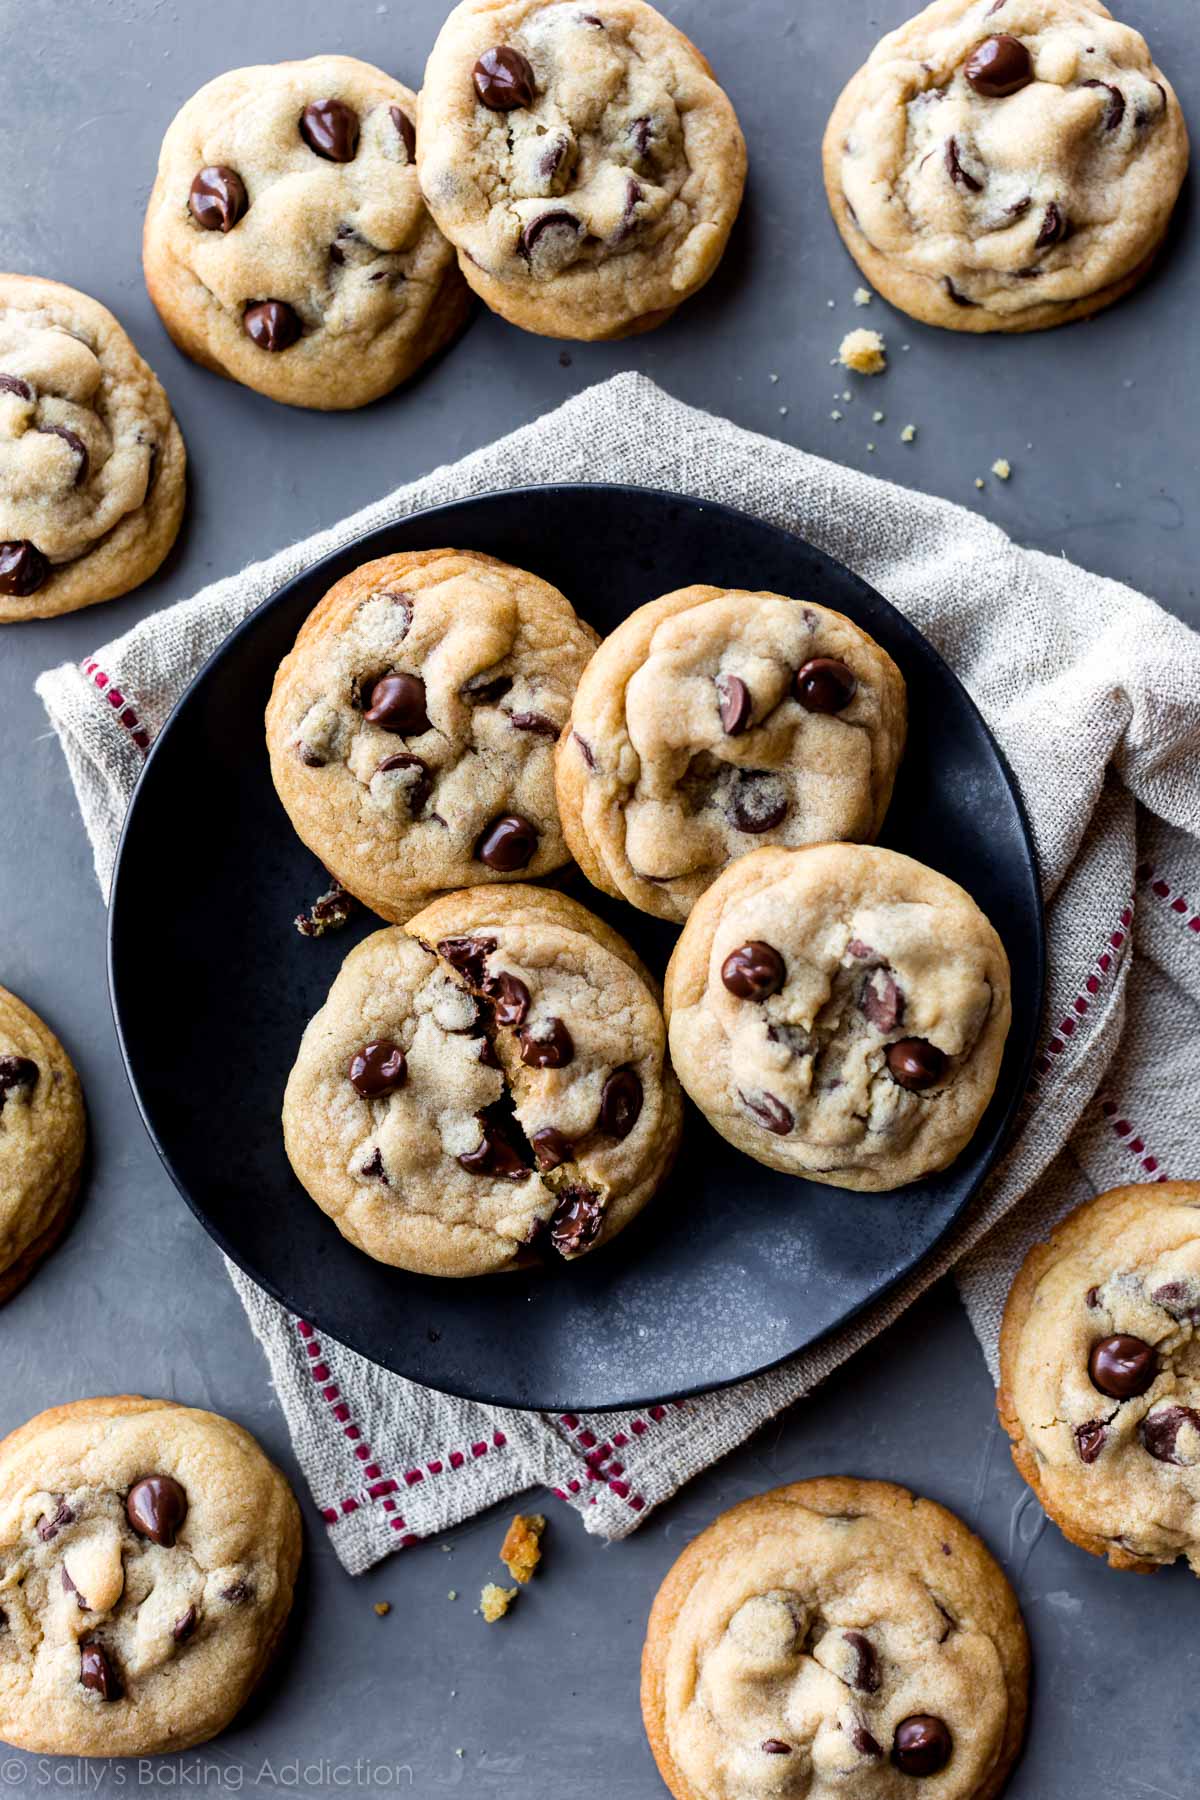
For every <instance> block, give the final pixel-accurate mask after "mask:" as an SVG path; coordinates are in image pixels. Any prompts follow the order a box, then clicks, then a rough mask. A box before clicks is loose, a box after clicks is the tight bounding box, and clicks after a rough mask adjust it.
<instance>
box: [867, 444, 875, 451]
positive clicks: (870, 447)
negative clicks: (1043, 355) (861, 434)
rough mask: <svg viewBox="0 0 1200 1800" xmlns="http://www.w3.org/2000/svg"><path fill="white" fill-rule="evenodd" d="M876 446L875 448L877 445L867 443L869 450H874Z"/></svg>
mask: <svg viewBox="0 0 1200 1800" xmlns="http://www.w3.org/2000/svg"><path fill="white" fill-rule="evenodd" d="M874 448H875V446H874V444H868V445H867V449H868V450H874Z"/></svg>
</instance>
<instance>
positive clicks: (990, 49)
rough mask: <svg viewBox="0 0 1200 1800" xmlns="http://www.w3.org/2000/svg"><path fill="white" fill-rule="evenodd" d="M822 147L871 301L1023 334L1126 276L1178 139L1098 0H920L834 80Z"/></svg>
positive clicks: (1160, 83) (1137, 52)
mask: <svg viewBox="0 0 1200 1800" xmlns="http://www.w3.org/2000/svg"><path fill="white" fill-rule="evenodd" d="M824 161H825V186H826V191H827V193H828V196H829V204H830V206H831V207H832V209H833V216H834V219H835V220H836V222H837V226H838V230H839V231H840V232H841V234H842V237H843V239H844V240H845V243H846V247H847V249H848V250H849V251H850V254H851V256H852V257H853V258H854V260H855V262H856V263H857V264H858V266H859V268H860V269H861V270H862V271H863V274H864V275H865V276H866V277H867V279H868V280H869V281H870V283H871V285H872V287H874V288H877V289H878V290H879V292H880V293H881V294H883V295H884V297H885V298H886V299H888V300H890V301H892V302H893V304H894V305H896V306H898V307H900V308H901V309H902V310H903V311H904V312H907V313H911V314H912V316H913V317H914V318H916V319H923V320H924V321H925V322H926V323H927V324H930V325H945V326H948V327H950V328H951V329H952V330H954V331H1037V330H1041V329H1042V328H1043V327H1045V326H1048V325H1062V324H1065V323H1066V322H1067V321H1068V320H1070V319H1079V318H1083V317H1085V316H1086V315H1087V314H1089V313H1093V312H1097V311H1099V309H1100V308H1101V307H1103V306H1108V305H1110V304H1111V302H1112V301H1114V300H1117V299H1119V298H1120V297H1121V295H1122V294H1124V293H1126V292H1128V290H1129V289H1130V288H1131V287H1133V286H1134V285H1135V284H1136V283H1137V282H1138V281H1140V280H1141V278H1142V276H1143V275H1144V274H1145V272H1146V270H1147V268H1148V267H1149V265H1150V263H1151V261H1152V260H1153V258H1154V255H1155V253H1156V251H1157V250H1158V248H1159V246H1160V245H1161V243H1162V241H1163V238H1164V236H1165V235H1166V229H1167V222H1168V220H1169V218H1170V216H1171V209H1172V207H1173V206H1174V204H1175V200H1176V197H1177V195H1178V193H1179V189H1180V186H1181V185H1182V182H1183V177H1184V174H1185V172H1186V169H1187V161H1188V141H1187V129H1186V127H1185V125H1184V122H1183V114H1182V113H1181V111H1180V109H1179V102H1178V100H1177V99H1176V98H1175V94H1174V92H1173V90H1172V88H1171V86H1170V83H1169V82H1168V81H1167V79H1166V77H1165V76H1164V75H1163V74H1162V72H1161V71H1160V70H1159V69H1158V68H1156V66H1155V64H1154V61H1153V59H1152V58H1151V55H1150V52H1149V50H1148V49H1147V47H1146V43H1145V40H1144V39H1143V38H1142V37H1141V36H1140V35H1139V34H1138V33H1137V32H1136V31H1134V30H1132V29H1131V28H1130V27H1129V26H1128V25H1121V24H1119V23H1118V22H1117V21H1116V20H1115V19H1114V18H1113V17H1112V15H1111V14H1110V13H1109V12H1108V10H1107V9H1106V8H1105V7H1103V6H1101V5H1100V4H1099V0H934V4H933V5H932V6H927V7H926V8H925V10H924V12H922V13H918V15H917V17H916V18H915V19H910V20H909V21H908V23H907V24H906V25H902V26H901V27H900V29H899V30H898V31H893V32H890V33H889V35H888V36H887V37H885V38H884V39H883V40H882V41H881V42H880V43H879V44H878V45H877V46H876V48H875V50H874V51H873V52H872V54H871V56H870V58H869V59H868V61H867V62H866V64H865V65H864V66H863V67H862V68H861V69H860V70H859V72H858V74H857V75H855V76H854V77H853V79H852V80H851V81H850V83H849V85H848V86H847V88H846V89H845V91H844V93H843V94H842V96H841V98H840V100H839V101H838V103H837V106H836V107H835V109H834V112H833V116H832V118H831V119H830V121H829V125H828V128H827V130H826V133H825V148H824Z"/></svg>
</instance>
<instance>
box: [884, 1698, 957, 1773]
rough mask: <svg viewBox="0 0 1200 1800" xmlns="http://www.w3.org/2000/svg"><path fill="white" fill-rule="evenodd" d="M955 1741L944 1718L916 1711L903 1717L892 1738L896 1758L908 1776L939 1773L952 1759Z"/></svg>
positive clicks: (896, 1763) (894, 1757)
mask: <svg viewBox="0 0 1200 1800" xmlns="http://www.w3.org/2000/svg"><path fill="white" fill-rule="evenodd" d="M953 1749H954V1740H953V1739H952V1738H951V1736H950V1729H949V1727H948V1726H947V1724H946V1723H945V1721H944V1720H943V1719H938V1718H935V1717H934V1715H933V1714H932V1713H914V1714H913V1715H912V1717H911V1718H908V1719H901V1721H900V1723H899V1725H897V1727H896V1735H895V1737H894V1738H893V1739H892V1761H893V1762H894V1763H895V1765H896V1767H897V1768H898V1769H899V1770H900V1771H901V1773H902V1774H904V1775H937V1774H938V1773H939V1772H940V1771H941V1770H942V1769H944V1768H945V1766H946V1764H947V1763H948V1762H949V1761H950V1755H951V1752H952V1751H953Z"/></svg>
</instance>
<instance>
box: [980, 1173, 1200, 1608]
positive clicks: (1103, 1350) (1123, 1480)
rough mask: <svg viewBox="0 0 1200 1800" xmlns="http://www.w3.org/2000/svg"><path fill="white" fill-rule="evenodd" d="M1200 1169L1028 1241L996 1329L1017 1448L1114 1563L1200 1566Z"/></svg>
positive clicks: (1067, 1523) (1036, 1480)
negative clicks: (1193, 1177)
mask: <svg viewBox="0 0 1200 1800" xmlns="http://www.w3.org/2000/svg"><path fill="white" fill-rule="evenodd" d="M1198 1326H1200V1182H1196V1181H1164V1182H1158V1183H1153V1184H1147V1185H1144V1186H1135V1187H1122V1188H1114V1189H1113V1191H1112V1192H1111V1193H1108V1194H1101V1195H1100V1197H1099V1198H1098V1199H1096V1200H1090V1201H1088V1202H1086V1204H1085V1205H1083V1206H1080V1207H1077V1208H1076V1210H1075V1211H1074V1212H1073V1213H1071V1214H1070V1216H1069V1217H1068V1218H1066V1219H1064V1220H1063V1222H1062V1224H1061V1225H1059V1226H1057V1227H1056V1228H1055V1230H1054V1231H1053V1232H1052V1234H1051V1236H1050V1239H1049V1241H1048V1242H1047V1243H1043V1244H1035V1245H1034V1247H1033V1249H1032V1250H1030V1252H1029V1254H1028V1256H1027V1257H1026V1258H1025V1262H1024V1264H1023V1265H1022V1268H1021V1271H1020V1274H1019V1275H1018V1276H1017V1279H1016V1281H1015V1282H1014V1283H1013V1289H1012V1292H1011V1294H1010V1295H1009V1297H1008V1304H1007V1306H1006V1308H1005V1313H1004V1326H1003V1330H1002V1332H1001V1337H1000V1391H999V1394H998V1396H997V1405H998V1407H999V1412H1000V1419H1001V1423H1002V1424H1003V1426H1004V1428H1005V1430H1006V1431H1007V1432H1008V1435H1009V1437H1010V1438H1011V1439H1012V1447H1013V1450H1012V1453H1013V1461H1014V1462H1015V1463H1016V1465H1017V1467H1018V1469H1019V1470H1020V1471H1021V1474H1022V1475H1023V1476H1024V1477H1025V1479H1026V1481H1027V1482H1028V1483H1029V1485H1030V1487H1031V1488H1032V1489H1033V1491H1034V1493H1035V1494H1036V1495H1037V1497H1038V1499H1039V1501H1040V1502H1041V1504H1042V1506H1043V1507H1044V1509H1045V1510H1046V1512H1048V1513H1049V1515H1050V1517H1051V1518H1052V1519H1053V1520H1054V1521H1055V1523H1056V1524H1057V1525H1058V1526H1059V1527H1060V1528H1061V1529H1062V1531H1063V1532H1064V1533H1065V1534H1066V1536H1067V1537H1069V1538H1070V1540H1071V1542H1072V1543H1073V1544H1078V1545H1080V1546H1081V1547H1082V1548H1083V1549H1084V1550H1089V1551H1091V1553H1092V1555H1093V1556H1106V1557H1107V1558H1108V1560H1109V1562H1110V1564H1111V1565H1112V1567H1113V1568H1114V1569H1136V1570H1138V1571H1148V1570H1151V1569H1155V1568H1157V1567H1159V1565H1160V1564H1162V1563H1171V1562H1174V1561H1175V1559H1176V1558H1177V1557H1180V1556H1186V1557H1187V1559H1188V1562H1189V1563H1190V1564H1191V1567H1192V1569H1193V1571H1194V1572H1195V1573H1196V1574H1197V1575H1200V1338H1198V1336H1197V1327H1198Z"/></svg>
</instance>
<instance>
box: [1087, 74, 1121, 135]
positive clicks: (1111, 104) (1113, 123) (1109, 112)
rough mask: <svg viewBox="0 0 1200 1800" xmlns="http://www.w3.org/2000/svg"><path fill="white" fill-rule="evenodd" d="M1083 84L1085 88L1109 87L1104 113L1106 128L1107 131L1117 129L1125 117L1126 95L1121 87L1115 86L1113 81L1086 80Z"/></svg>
mask: <svg viewBox="0 0 1200 1800" xmlns="http://www.w3.org/2000/svg"><path fill="white" fill-rule="evenodd" d="M1082 85H1083V86H1084V87H1085V88H1107V89H1108V106H1107V107H1106V109H1105V113H1104V129H1105V131H1115V130H1116V129H1117V127H1118V125H1120V123H1121V120H1122V119H1123V118H1124V117H1125V96H1124V94H1123V93H1122V92H1121V90H1120V88H1119V87H1114V86H1113V84H1112V82H1111V81H1085V82H1083V84H1082Z"/></svg>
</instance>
